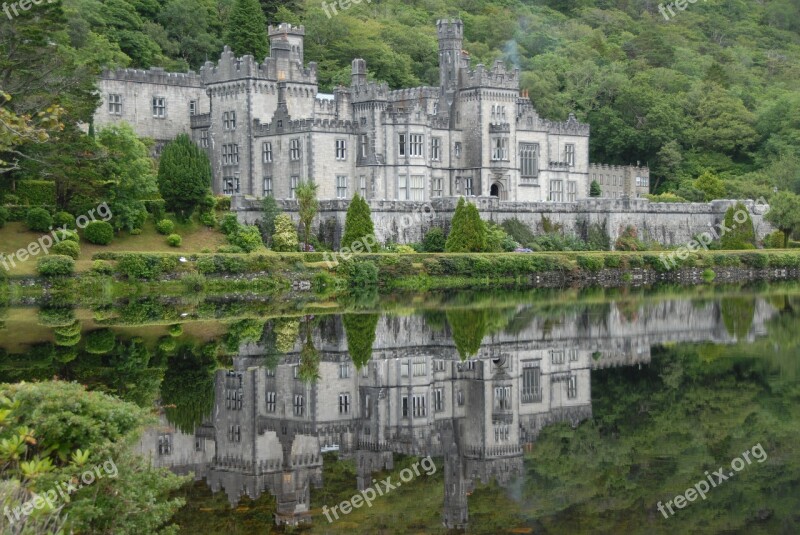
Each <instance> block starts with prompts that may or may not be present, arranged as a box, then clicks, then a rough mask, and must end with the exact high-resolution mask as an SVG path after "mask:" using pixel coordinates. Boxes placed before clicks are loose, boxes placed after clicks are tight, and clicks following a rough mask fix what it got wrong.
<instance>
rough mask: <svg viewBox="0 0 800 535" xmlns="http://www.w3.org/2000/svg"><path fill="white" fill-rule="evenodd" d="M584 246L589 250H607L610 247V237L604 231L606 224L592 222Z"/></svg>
mask: <svg viewBox="0 0 800 535" xmlns="http://www.w3.org/2000/svg"><path fill="white" fill-rule="evenodd" d="M586 248H587V249H588V250H590V251H608V250H609V249H610V248H611V237H609V235H608V232H606V225H605V224H600V223H592V224H591V225H589V230H588V232H587V236H586Z"/></svg>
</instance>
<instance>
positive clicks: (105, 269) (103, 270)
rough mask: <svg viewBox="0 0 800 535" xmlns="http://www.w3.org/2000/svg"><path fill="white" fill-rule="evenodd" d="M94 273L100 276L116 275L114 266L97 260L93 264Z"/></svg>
mask: <svg viewBox="0 0 800 535" xmlns="http://www.w3.org/2000/svg"><path fill="white" fill-rule="evenodd" d="M92 271H93V272H94V273H97V274H99V275H111V274H112V273H114V266H112V265H111V264H110V263H109V262H106V261H105V260H95V261H94V262H92Z"/></svg>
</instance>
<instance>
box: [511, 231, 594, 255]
mask: <svg viewBox="0 0 800 535" xmlns="http://www.w3.org/2000/svg"><path fill="white" fill-rule="evenodd" d="M526 245H527V247H528V248H529V249H533V250H534V251H585V250H586V249H587V245H586V243H585V242H584V241H583V240H581V239H580V238H578V237H577V236H573V235H571V234H568V235H563V234H559V233H555V232H551V233H548V234H543V235H541V236H537V237H536V238H534V240H533V241H532V242H530V243H528V244H526Z"/></svg>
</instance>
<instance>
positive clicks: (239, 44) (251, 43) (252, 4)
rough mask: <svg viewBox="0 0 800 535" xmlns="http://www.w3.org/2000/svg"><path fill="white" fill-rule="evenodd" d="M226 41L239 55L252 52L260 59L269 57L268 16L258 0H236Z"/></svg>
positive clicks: (229, 21)
mask: <svg viewBox="0 0 800 535" xmlns="http://www.w3.org/2000/svg"><path fill="white" fill-rule="evenodd" d="M225 42H226V43H227V44H228V46H230V47H231V50H233V52H234V54H236V55H237V56H243V55H245V54H250V55H252V56H253V57H254V58H255V59H256V60H258V61H263V59H264V58H265V57H267V55H268V54H269V43H268V42H267V18H266V17H265V16H264V12H263V11H262V10H261V5H260V4H259V3H258V0H236V3H235V4H234V5H233V10H232V11H231V16H230V18H229V19H228V31H227V32H226V35H225Z"/></svg>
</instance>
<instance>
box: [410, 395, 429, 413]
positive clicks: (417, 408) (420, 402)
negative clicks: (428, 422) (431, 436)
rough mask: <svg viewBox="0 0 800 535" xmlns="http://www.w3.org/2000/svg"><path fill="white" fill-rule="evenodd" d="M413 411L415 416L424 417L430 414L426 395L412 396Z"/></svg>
mask: <svg viewBox="0 0 800 535" xmlns="http://www.w3.org/2000/svg"><path fill="white" fill-rule="evenodd" d="M411 402H412V411H413V416H414V418H422V417H423V416H427V415H428V410H427V407H426V406H425V396H424V395H421V396H414V397H412V398H411Z"/></svg>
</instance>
